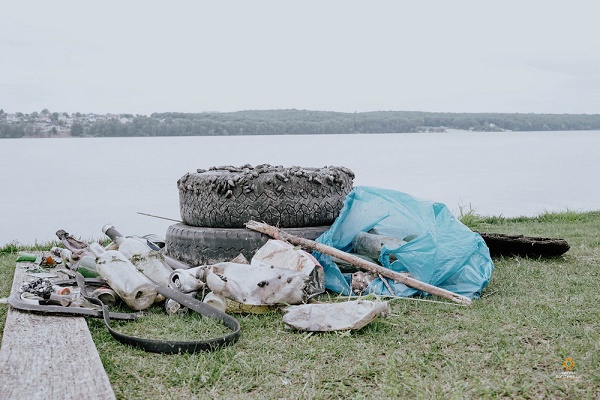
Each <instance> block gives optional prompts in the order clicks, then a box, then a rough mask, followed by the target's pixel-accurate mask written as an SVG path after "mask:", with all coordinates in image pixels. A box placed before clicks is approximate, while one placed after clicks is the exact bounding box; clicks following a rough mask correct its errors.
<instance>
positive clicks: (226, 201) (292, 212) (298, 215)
mask: <svg viewBox="0 0 600 400" xmlns="http://www.w3.org/2000/svg"><path fill="white" fill-rule="evenodd" d="M353 179H354V173H353V172H352V171H351V170H349V169H348V168H344V167H323V168H301V167H291V168H284V167H281V166H271V165H268V164H263V165H257V166H256V167H252V166H250V165H245V166H242V167H232V166H225V167H213V168H211V169H209V170H208V171H206V170H201V169H199V170H197V172H195V173H188V174H185V175H184V176H183V177H181V178H180V179H179V180H178V181H177V187H178V189H179V205H180V211H181V219H182V221H183V222H184V223H185V224H186V225H190V226H201V227H212V228H243V227H244V224H245V223H246V222H248V221H249V220H256V221H260V222H266V223H268V224H270V225H275V226H279V227H282V228H290V227H309V226H322V225H331V224H332V223H333V221H334V220H335V218H336V217H337V216H338V214H339V212H340V210H341V208H342V206H343V203H344V199H345V198H346V195H347V194H348V193H349V192H350V190H352V183H353Z"/></svg>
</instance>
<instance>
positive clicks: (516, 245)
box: [477, 232, 570, 257]
mask: <svg viewBox="0 0 600 400" xmlns="http://www.w3.org/2000/svg"><path fill="white" fill-rule="evenodd" d="M477 233H479V234H480V235H481V237H482V238H483V240H484V241H485V244H486V245H487V246H488V248H489V249H490V255H492V256H493V257H499V256H505V257H510V256H521V257H558V256H560V255H562V254H564V253H566V252H567V251H568V250H569V248H570V246H569V243H567V241H566V240H564V239H554V238H543V237H530V236H523V235H505V234H501V233H482V232H477Z"/></svg>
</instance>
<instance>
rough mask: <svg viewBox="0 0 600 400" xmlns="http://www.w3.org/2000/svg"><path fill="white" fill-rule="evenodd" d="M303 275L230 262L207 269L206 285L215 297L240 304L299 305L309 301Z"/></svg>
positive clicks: (305, 278) (306, 279)
mask: <svg viewBox="0 0 600 400" xmlns="http://www.w3.org/2000/svg"><path fill="white" fill-rule="evenodd" d="M308 280H309V277H308V276H307V275H305V274H304V273H302V272H297V271H291V270H289V269H284V268H276V267H259V266H252V265H245V264H236V263H230V262H224V263H219V264H215V265H212V266H210V267H209V268H208V269H207V270H206V285H207V286H208V287H209V289H210V290H211V291H212V292H214V293H215V294H217V295H219V296H222V297H225V298H227V299H230V300H234V301H237V302H238V303H242V304H250V305H275V304H300V303H302V302H303V301H305V300H306V299H307V297H308V293H307V284H308Z"/></svg>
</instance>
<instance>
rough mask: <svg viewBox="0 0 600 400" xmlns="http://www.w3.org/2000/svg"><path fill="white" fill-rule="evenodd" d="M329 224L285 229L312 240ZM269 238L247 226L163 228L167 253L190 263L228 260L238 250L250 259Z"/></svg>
mask: <svg viewBox="0 0 600 400" xmlns="http://www.w3.org/2000/svg"><path fill="white" fill-rule="evenodd" d="M328 229H329V226H313V227H303V228H286V229H285V231H286V232H288V233H290V234H292V235H296V236H300V237H303V238H306V239H310V240H314V239H316V238H318V237H319V236H321V234H322V233H323V232H325V231H326V230H328ZM269 239H270V237H269V236H267V235H264V234H262V233H259V232H255V231H251V230H249V229H245V228H244V229H225V228H206V227H197V226H189V225H185V224H175V225H171V226H169V228H167V234H166V238H165V242H166V246H165V250H166V253H167V255H169V256H171V257H173V258H176V259H178V260H180V261H183V262H185V263H187V264H189V265H191V266H197V265H202V264H214V263H218V262H223V261H231V259H232V258H235V257H237V256H238V255H239V254H240V253H241V254H243V255H244V257H246V259H248V261H250V259H251V258H252V256H254V253H256V250H258V249H259V248H260V247H262V246H263V245H264V244H265V243H266V242H267V240H269Z"/></svg>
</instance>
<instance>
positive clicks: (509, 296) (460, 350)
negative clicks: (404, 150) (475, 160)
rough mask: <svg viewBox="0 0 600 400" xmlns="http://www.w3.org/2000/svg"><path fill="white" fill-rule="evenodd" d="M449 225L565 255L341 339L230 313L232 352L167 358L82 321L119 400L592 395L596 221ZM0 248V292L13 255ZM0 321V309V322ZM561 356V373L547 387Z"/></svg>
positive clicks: (499, 262)
mask: <svg viewBox="0 0 600 400" xmlns="http://www.w3.org/2000/svg"><path fill="white" fill-rule="evenodd" d="M462 219H463V221H464V222H465V223H466V224H467V225H469V226H470V227H471V228H473V229H476V230H479V231H482V232H497V233H520V234H525V235H528V236H546V237H560V238H564V239H566V240H567V241H568V242H569V243H570V245H571V249H570V250H569V252H567V253H566V254H565V255H564V256H563V257H561V258H557V259H550V260H545V259H529V258H519V257H513V258H498V259H495V260H494V263H495V265H496V269H495V271H494V273H493V275H492V279H491V282H490V285H489V286H488V287H487V288H486V289H485V290H484V296H483V298H482V299H481V300H478V301H476V302H475V304H474V306H472V307H461V306H457V305H453V304H439V303H427V302H420V301H414V300H394V301H393V302H392V303H391V305H392V315H391V316H390V317H389V318H387V319H382V320H377V321H375V322H374V323H372V324H370V325H368V326H367V327H365V328H363V329H362V330H360V331H356V332H351V333H330V334H312V335H311V334H306V333H295V332H290V331H286V330H284V329H283V323H282V322H281V314H278V313H273V314H268V315H247V316H238V317H237V318H238V320H239V321H240V323H241V326H242V337H241V339H240V340H239V342H238V343H237V344H235V345H234V346H232V347H228V348H225V349H223V350H220V351H217V352H213V353H200V354H193V355H170V356H166V355H156V354H150V353H145V352H143V351H139V350H135V349H132V348H128V347H126V346H123V345H120V344H118V343H117V342H116V341H114V340H113V339H112V338H111V337H110V335H109V334H108V332H107V331H106V329H105V328H104V326H103V324H102V323H101V321H99V320H96V319H91V318H90V319H88V325H89V327H90V330H91V332H92V336H93V338H94V341H95V343H96V345H97V347H98V351H99V353H100V356H101V358H102V361H103V363H104V366H105V369H106V371H107V373H108V375H109V378H110V380H111V383H112V385H113V388H114V391H115V393H116V395H117V397H118V398H127V399H136V398H211V397H215V398H260V399H276V398H290V399H292V398H293V399H296V398H365V397H368V398H578V399H579V398H583V399H586V398H598V397H599V396H600V333H599V332H600V326H599V325H600V322H599V321H600V310H599V308H598V301H599V300H600V295H599V293H600V277H599V275H600V272H599V269H598V265H599V264H600V212H592V213H572V212H566V213H558V214H550V213H548V214H542V215H540V216H538V217H536V218H513V219H504V218H497V217H491V218H484V217H480V216H477V215H475V214H474V213H467V214H465V215H463V218H462ZM4 250H5V251H4V252H3V253H2V254H1V255H0V297H5V296H7V295H8V294H9V289H10V284H11V281H12V274H13V269H14V260H15V253H14V250H16V249H15V248H10V247H9V248H6V249H4ZM5 314H6V306H0V321H2V326H3V323H4V319H5ZM218 328H219V327H218V326H217V327H215V326H210V325H206V324H204V323H203V321H202V320H201V319H199V318H196V317H194V316H187V317H184V318H176V319H173V318H170V319H169V318H168V317H166V316H164V315H163V313H162V312H161V310H154V311H153V313H152V317H151V318H149V319H148V320H147V321H146V322H142V323H136V325H122V326H121V328H120V329H127V330H128V331H129V333H132V331H137V332H142V331H144V332H146V333H145V334H148V331H150V334H154V335H157V336H160V335H165V334H168V335H169V336H170V337H171V338H174V337H177V336H180V338H184V339H185V338H187V339H189V338H190V337H199V338H201V337H205V336H210V335H213V334H214V333H215V332H216V331H217V330H218ZM0 329H1V328H0ZM0 332H1V331H0ZM567 357H571V358H572V359H573V360H574V362H575V366H574V368H573V370H572V372H573V374H571V375H568V377H569V379H559V378H565V377H567V376H566V375H564V374H563V373H564V372H565V368H564V367H563V361H564V360H565V358H567Z"/></svg>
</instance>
